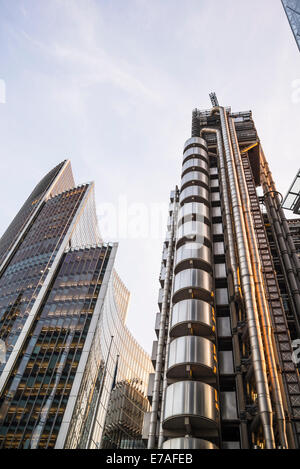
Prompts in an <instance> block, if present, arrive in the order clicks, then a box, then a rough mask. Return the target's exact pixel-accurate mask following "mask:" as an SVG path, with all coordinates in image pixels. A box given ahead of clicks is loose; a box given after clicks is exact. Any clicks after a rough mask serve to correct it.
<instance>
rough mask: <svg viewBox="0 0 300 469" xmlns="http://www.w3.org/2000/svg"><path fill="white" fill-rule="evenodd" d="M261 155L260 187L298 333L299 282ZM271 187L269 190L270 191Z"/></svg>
mask: <svg viewBox="0 0 300 469" xmlns="http://www.w3.org/2000/svg"><path fill="white" fill-rule="evenodd" d="M260 155H261V168H262V171H261V174H262V181H261V182H262V187H263V190H264V194H265V204H266V208H267V211H268V215H269V220H270V222H271V225H272V227H273V231H274V234H275V236H274V237H275V241H276V242H277V244H278V254H279V257H280V258H281V259H282V263H283V268H284V271H285V272H286V275H287V278H288V282H289V285H290V290H291V293H292V295H291V297H290V300H291V302H292V303H293V304H294V306H295V311H296V318H295V319H296V325H297V331H298V333H299V323H300V289H299V282H298V278H297V276H296V275H295V272H294V268H293V265H292V262H291V253H290V251H289V249H288V246H287V242H286V239H285V236H284V234H283V231H282V224H281V223H280V219H279V217H278V213H277V210H276V208H275V202H274V197H273V196H272V191H273V186H272V185H271V183H270V181H269V179H268V173H269V171H268V164H267V162H266V158H265V156H264V154H263V152H261V153H260ZM270 189H271V192H270Z"/></svg>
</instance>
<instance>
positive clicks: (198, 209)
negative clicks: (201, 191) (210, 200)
mask: <svg viewBox="0 0 300 469" xmlns="http://www.w3.org/2000/svg"><path fill="white" fill-rule="evenodd" d="M204 218H206V219H207V221H209V220H210V209H209V207H208V206H207V205H205V204H203V203H201V202H188V203H186V204H184V205H183V206H182V207H181V208H180V209H179V212H178V225H181V224H182V223H184V222H186V221H191V220H198V221H203V219H204Z"/></svg>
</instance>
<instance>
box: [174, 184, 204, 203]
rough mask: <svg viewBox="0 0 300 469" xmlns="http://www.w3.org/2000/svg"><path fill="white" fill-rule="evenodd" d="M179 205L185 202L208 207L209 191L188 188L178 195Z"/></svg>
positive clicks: (200, 188) (192, 187)
mask: <svg viewBox="0 0 300 469" xmlns="http://www.w3.org/2000/svg"><path fill="white" fill-rule="evenodd" d="M179 201H180V203H181V205H183V204H184V203H186V202H203V203H205V204H206V205H208V206H209V201H210V196H209V191H208V190H207V189H205V187H202V186H188V187H186V188H185V189H183V190H182V191H181V193H180V199H179Z"/></svg>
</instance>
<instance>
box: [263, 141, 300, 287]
mask: <svg viewBox="0 0 300 469" xmlns="http://www.w3.org/2000/svg"><path fill="white" fill-rule="evenodd" d="M260 153H261V158H262V160H263V166H264V170H265V171H264V174H265V176H266V178H267V180H268V183H269V187H270V188H271V190H272V191H273V196H274V197H273V198H274V201H275V209H276V211H277V214H278V217H279V220H280V221H281V226H282V228H283V232H284V235H285V238H286V240H287V245H288V249H289V250H290V253H291V258H292V261H293V263H294V265H295V270H296V273H297V277H298V280H300V260H299V257H298V254H297V250H296V246H295V243H294V240H293V236H292V233H291V232H290V228H289V224H288V222H287V219H286V217H285V214H284V211H283V208H282V206H281V203H280V200H279V197H278V192H277V190H276V185H275V182H274V179H273V175H272V172H271V171H270V167H269V164H268V162H267V160H266V157H265V154H264V152H263V150H262V149H261V152H260Z"/></svg>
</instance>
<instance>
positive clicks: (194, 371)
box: [167, 335, 217, 383]
mask: <svg viewBox="0 0 300 469" xmlns="http://www.w3.org/2000/svg"><path fill="white" fill-rule="evenodd" d="M216 373H217V354H216V346H215V345H214V344H213V343H212V342H211V341H210V340H208V339H205V338H204V337H197V336H194V335H189V336H184V337H178V338H177V339H175V340H173V341H172V342H171V343H170V347H169V358H168V368H167V378H168V379H180V380H183V379H191V378H192V379H200V380H201V381H204V382H210V383H212V382H214V380H215V377H216Z"/></svg>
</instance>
